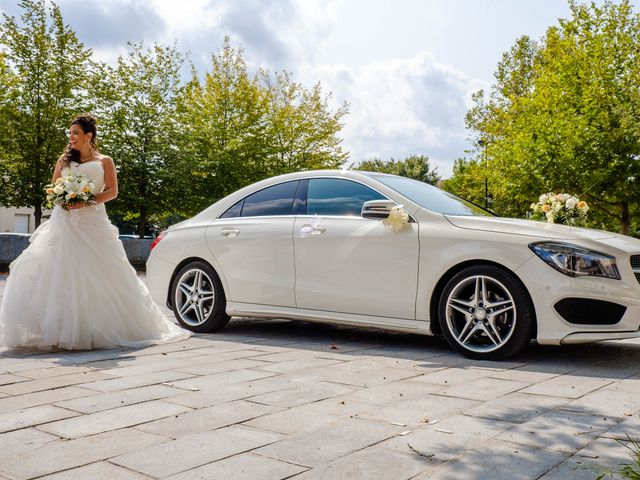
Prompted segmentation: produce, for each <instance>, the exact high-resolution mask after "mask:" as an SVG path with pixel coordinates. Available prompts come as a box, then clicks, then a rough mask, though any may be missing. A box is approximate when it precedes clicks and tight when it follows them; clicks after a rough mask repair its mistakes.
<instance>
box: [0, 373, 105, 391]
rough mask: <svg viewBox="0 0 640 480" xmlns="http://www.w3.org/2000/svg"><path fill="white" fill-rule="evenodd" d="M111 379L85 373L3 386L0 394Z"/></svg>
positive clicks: (42, 389)
mask: <svg viewBox="0 0 640 480" xmlns="http://www.w3.org/2000/svg"><path fill="white" fill-rule="evenodd" d="M112 378H114V377H113V376H111V375H107V374H104V373H101V372H93V371H87V372H82V373H74V374H71V375H60V376H56V377H51V378H49V377H45V378H39V379H37V380H29V381H27V382H20V383H12V384H10V385H3V386H0V393H6V394H7V395H24V394H26V393H34V392H42V391H44V390H53V389H56V388H62V387H68V386H71V385H80V384H87V382H95V383H98V381H106V380H108V379H112Z"/></svg>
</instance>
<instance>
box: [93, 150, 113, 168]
mask: <svg viewBox="0 0 640 480" xmlns="http://www.w3.org/2000/svg"><path fill="white" fill-rule="evenodd" d="M96 160H98V161H100V162H101V163H102V165H105V166H106V165H113V158H111V157H110V156H109V155H103V154H101V153H98V154H97V156H96Z"/></svg>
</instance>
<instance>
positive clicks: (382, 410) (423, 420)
mask: <svg viewBox="0 0 640 480" xmlns="http://www.w3.org/2000/svg"><path fill="white" fill-rule="evenodd" d="M478 404H479V402H478V401H476V400H470V399H466V398H455V397H451V398H449V397H443V396H441V395H431V394H426V395H424V396H423V397H422V398H416V399H413V400H400V401H398V402H396V403H394V404H391V405H385V406H374V407H371V408H369V409H367V410H365V411H364V412H362V413H359V414H358V417H360V418H366V419H370V420H376V421H380V422H386V423H397V424H401V426H403V427H409V428H416V427H423V426H425V425H429V424H434V423H433V422H439V421H441V420H443V419H445V418H450V417H452V416H453V415H455V414H457V413H458V412H462V411H463V410H467V409H469V408H471V407H473V406H475V405H478Z"/></svg>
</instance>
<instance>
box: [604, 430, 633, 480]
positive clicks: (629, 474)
mask: <svg viewBox="0 0 640 480" xmlns="http://www.w3.org/2000/svg"><path fill="white" fill-rule="evenodd" d="M617 442H618V443H620V444H621V445H622V446H624V447H625V448H628V449H629V450H630V451H631V462H630V463H624V464H622V465H621V467H620V469H619V470H618V472H617V473H618V474H619V475H621V477H622V478H624V479H627V480H640V438H635V439H634V438H631V437H630V436H629V435H627V439H626V440H617ZM608 476H611V477H612V478H613V472H607V473H603V474H601V475H598V477H596V480H602V479H604V478H606V477H608Z"/></svg>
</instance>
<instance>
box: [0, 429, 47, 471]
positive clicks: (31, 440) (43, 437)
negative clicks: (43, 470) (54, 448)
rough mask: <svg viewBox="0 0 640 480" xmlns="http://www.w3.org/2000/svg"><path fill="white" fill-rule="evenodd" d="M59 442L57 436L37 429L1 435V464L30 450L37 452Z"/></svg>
mask: <svg viewBox="0 0 640 480" xmlns="http://www.w3.org/2000/svg"><path fill="white" fill-rule="evenodd" d="M56 440H59V438H58V437H56V436H55V435H51V434H50V433H45V432H42V431H40V430H37V429H35V428H23V429H21V430H14V431H12V432H7V433H2V434H0V445H2V448H0V464H2V462H4V461H5V460H6V459H9V458H11V457H13V456H16V455H19V454H21V453H22V452H25V451H28V450H37V449H39V448H41V447H42V446H43V445H46V444H47V443H51V442H54V441H56Z"/></svg>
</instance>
